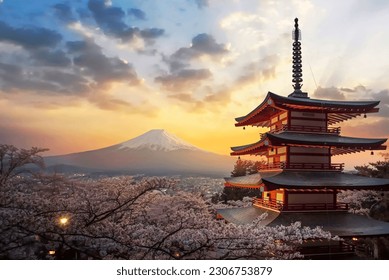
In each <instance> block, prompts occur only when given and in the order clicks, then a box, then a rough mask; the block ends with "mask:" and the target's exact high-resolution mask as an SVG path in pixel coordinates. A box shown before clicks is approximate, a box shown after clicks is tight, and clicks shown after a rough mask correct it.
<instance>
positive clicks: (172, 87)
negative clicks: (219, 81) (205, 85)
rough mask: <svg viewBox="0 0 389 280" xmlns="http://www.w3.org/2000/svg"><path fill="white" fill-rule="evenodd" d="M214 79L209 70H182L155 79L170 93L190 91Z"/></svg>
mask: <svg viewBox="0 0 389 280" xmlns="http://www.w3.org/2000/svg"><path fill="white" fill-rule="evenodd" d="M211 77H212V73H211V72H210V71H209V70H208V69H182V70H180V71H177V72H174V73H173V74H169V75H164V76H159V77H156V78H155V81H156V82H157V83H160V84H162V86H163V87H164V88H165V89H166V90H169V91H182V90H190V89H192V88H193V87H198V86H199V85H200V83H201V82H202V81H204V80H207V79H209V78H211Z"/></svg>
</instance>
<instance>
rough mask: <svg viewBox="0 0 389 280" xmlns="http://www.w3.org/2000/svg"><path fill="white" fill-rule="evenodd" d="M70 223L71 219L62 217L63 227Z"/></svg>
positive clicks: (60, 221)
mask: <svg viewBox="0 0 389 280" xmlns="http://www.w3.org/2000/svg"><path fill="white" fill-rule="evenodd" d="M68 222H69V219H68V218H66V217H62V218H60V219H59V223H60V224H61V225H66V224H67V223H68Z"/></svg>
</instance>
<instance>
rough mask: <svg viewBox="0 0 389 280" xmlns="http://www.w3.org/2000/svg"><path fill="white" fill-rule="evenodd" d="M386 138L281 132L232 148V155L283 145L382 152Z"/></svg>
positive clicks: (257, 152)
mask: <svg viewBox="0 0 389 280" xmlns="http://www.w3.org/2000/svg"><path fill="white" fill-rule="evenodd" d="M385 141H386V139H385V138H357V137H345V136H339V135H335V134H321V133H317V134H316V133H298V132H287V131H284V132H281V133H277V134H275V133H265V134H264V137H262V138H261V140H259V141H258V142H255V143H252V144H248V145H243V146H237V147H231V150H232V151H233V152H232V153H231V155H247V154H261V152H265V151H266V150H267V149H268V146H282V145H303V146H312V147H315V146H320V147H323V146H324V147H332V148H333V151H332V154H342V153H347V152H351V151H352V150H354V151H362V150H381V149H384V148H385V147H384V146H382V144H383V143H385Z"/></svg>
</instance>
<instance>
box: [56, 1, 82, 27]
mask: <svg viewBox="0 0 389 280" xmlns="http://www.w3.org/2000/svg"><path fill="white" fill-rule="evenodd" d="M53 11H54V15H55V16H56V18H58V19H60V20H62V21H63V22H66V23H69V22H73V21H75V20H76V18H75V16H74V15H73V11H72V8H71V7H70V6H69V5H67V4H65V3H58V4H55V5H54V6H53Z"/></svg>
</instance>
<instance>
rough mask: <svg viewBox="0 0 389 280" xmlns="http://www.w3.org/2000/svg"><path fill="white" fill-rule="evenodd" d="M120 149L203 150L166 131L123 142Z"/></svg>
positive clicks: (152, 132)
mask: <svg viewBox="0 0 389 280" xmlns="http://www.w3.org/2000/svg"><path fill="white" fill-rule="evenodd" d="M119 145H120V149H126V148H127V149H138V150H139V149H150V150H153V151H174V150H194V151H196V150H201V149H199V148H197V147H195V146H193V145H191V144H189V143H187V142H185V141H183V140H182V139H180V138H178V137H177V136H175V135H173V134H171V133H169V132H167V131H165V130H164V129H153V130H150V131H148V132H146V133H144V134H142V135H139V136H138V137H135V138H133V139H131V140H128V141H126V142H123V143H121V144H119Z"/></svg>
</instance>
